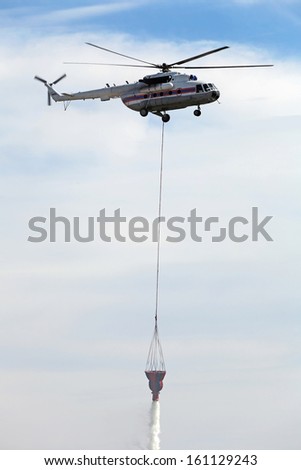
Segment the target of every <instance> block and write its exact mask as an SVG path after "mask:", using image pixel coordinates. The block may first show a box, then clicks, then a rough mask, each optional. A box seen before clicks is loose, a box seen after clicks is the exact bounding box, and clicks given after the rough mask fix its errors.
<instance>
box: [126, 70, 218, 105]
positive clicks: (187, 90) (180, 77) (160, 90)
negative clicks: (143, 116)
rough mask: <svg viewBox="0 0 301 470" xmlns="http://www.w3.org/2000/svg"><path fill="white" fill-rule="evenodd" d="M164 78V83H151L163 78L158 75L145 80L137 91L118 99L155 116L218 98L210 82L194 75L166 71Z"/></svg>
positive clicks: (215, 89)
mask: <svg viewBox="0 0 301 470" xmlns="http://www.w3.org/2000/svg"><path fill="white" fill-rule="evenodd" d="M165 77H167V78H170V80H169V81H166V82H165V83H160V82H159V83H155V82H156V80H158V81H159V80H162V78H164V76H163V74H162V73H161V74H156V75H151V76H149V77H145V78H144V79H143V82H140V83H141V84H142V86H141V87H140V88H136V90H135V91H131V92H130V93H126V94H125V95H123V96H121V99H122V101H123V103H124V104H125V105H126V106H127V107H128V108H130V109H133V110H134V111H141V110H144V109H145V110H147V111H150V112H154V113H156V112H162V111H169V110H172V109H182V108H186V107H188V106H200V105H203V104H208V103H212V102H214V101H216V100H217V99H218V98H219V96H220V93H219V91H218V90H217V88H216V87H215V86H214V85H213V83H210V84H208V83H203V82H200V81H198V80H197V78H196V77H195V75H186V74H180V73H177V72H170V73H167V74H165ZM147 79H149V84H145V81H144V80H147Z"/></svg>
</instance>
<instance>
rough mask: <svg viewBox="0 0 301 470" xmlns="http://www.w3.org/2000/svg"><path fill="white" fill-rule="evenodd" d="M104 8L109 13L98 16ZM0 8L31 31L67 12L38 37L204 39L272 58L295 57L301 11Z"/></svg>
mask: <svg viewBox="0 0 301 470" xmlns="http://www.w3.org/2000/svg"><path fill="white" fill-rule="evenodd" d="M95 6H96V10H95ZM99 7H100V9H99ZM103 7H104V8H105V9H106V7H108V10H107V11H105V10H102V9H101V8H103ZM2 8H3V9H4V10H5V9H8V11H9V10H10V12H11V13H12V15H13V18H14V20H16V19H18V18H19V19H20V20H21V22H22V26H23V27H26V25H28V26H29V27H31V26H32V20H33V17H35V16H40V15H42V16H43V15H48V14H49V13H50V14H53V12H55V11H56V12H60V11H61V12H62V11H64V12H65V15H64V16H63V17H61V18H60V17H59V14H57V16H55V15H54V16H53V20H52V21H51V22H50V24H49V22H47V21H46V22H45V21H43V20H42V21H38V22H36V23H35V28H36V30H37V31H38V30H40V32H41V33H42V32H45V28H46V31H47V30H48V32H52V33H55V32H57V31H58V30H61V28H62V26H63V27H64V29H65V31H66V30H68V29H69V31H74V30H75V29H76V28H78V29H79V30H81V31H83V30H86V31H94V32H97V31H106V30H109V31H111V32H118V33H120V32H126V33H129V34H132V35H134V36H135V37H138V38H140V39H141V41H145V40H148V39H150V38H154V37H157V38H160V39H162V40H169V41H174V42H177V41H185V40H193V41H195V40H199V39H203V40H209V41H220V42H221V43H225V44H226V43H228V42H230V43H231V42H240V41H244V42H245V43H250V44H253V45H255V46H258V47H266V48H269V49H270V50H271V51H273V53H274V54H276V55H277V54H285V55H288V56H290V55H294V54H297V53H299V44H300V25H301V6H300V2H299V1H293V0H292V1H289V0H284V1H280V2H276V3H275V2H273V1H269V0H257V1H256V0H249V1H248V0H246V1H244V0H241V1H239V0H237V1H231V0H228V1H226V0H218V1H215V2H207V1H199V0H197V1H195V0H188V1H185V2H182V1H180V0H178V1H175V0H173V1H169V0H166V1H164V2H162V1H160V2H158V1H148V0H144V1H140V2H137V1H119V2H97V3H93V2H92V3H90V4H88V5H87V2H81V1H65V2H64V4H63V8H62V3H60V2H50V1H49V2H35V1H32V2H26V3H25V4H24V2H14V1H13V2H5V1H4V2H2ZM80 8H81V9H82V10H81V13H80V10H78V12H79V14H78V15H77V16H74V11H75V9H80ZM97 8H98V11H97ZM14 9H16V11H13V10H14ZM68 10H69V14H68ZM84 10H85V13H84ZM89 10H90V13H89ZM72 12H73V13H72ZM8 16H10V14H9V15H8Z"/></svg>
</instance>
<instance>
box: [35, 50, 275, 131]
mask: <svg viewBox="0 0 301 470" xmlns="http://www.w3.org/2000/svg"><path fill="white" fill-rule="evenodd" d="M86 44H87V45H89V46H92V47H95V48H97V49H101V50H103V51H106V52H109V53H112V54H115V55H118V56H121V57H124V58H127V59H131V60H134V61H136V62H139V64H104V63H98V62H96V63H91V62H90V63H89V62H86V63H85V62H65V64H85V65H109V66H115V67H140V68H151V69H159V72H158V73H155V74H151V75H145V76H144V77H143V78H141V79H139V80H138V81H137V82H135V83H129V82H126V84H125V85H118V86H116V85H115V84H114V86H110V85H109V84H108V83H107V84H106V87H105V88H99V89H96V90H89V91H81V92H78V93H58V92H57V91H56V90H55V89H54V88H53V85H56V84H57V83H59V82H60V81H61V80H63V79H64V78H65V77H66V74H64V75H62V76H61V77H59V78H57V79H56V80H55V81H54V82H52V83H48V82H47V80H45V79H43V78H41V77H39V76H37V75H36V76H35V77H34V78H35V79H36V80H38V81H40V82H42V83H43V84H44V85H45V86H46V88H47V90H48V94H47V100H48V105H51V100H54V101H56V102H60V101H61V102H64V105H65V109H66V108H67V106H68V105H69V104H70V102H71V101H76V100H84V101H85V100H90V99H92V100H94V99H100V100H101V101H109V100H110V99H113V98H120V99H121V101H122V102H123V104H124V105H125V106H127V107H128V108H129V109H131V110H133V111H138V112H139V113H140V115H141V116H142V117H146V116H147V115H148V114H149V113H152V114H155V115H157V116H160V117H161V119H162V121H163V122H168V121H169V120H170V115H169V114H168V113H167V111H171V110H175V109H183V108H187V107H189V106H194V107H196V109H195V110H194V112H193V114H194V115H195V116H197V117H198V116H200V115H201V106H202V105H205V104H209V103H213V102H215V101H217V100H218V99H219V97H220V91H219V90H218V89H217V87H216V86H215V85H214V83H212V82H203V81H200V80H198V78H197V77H196V75H194V74H190V73H189V74H188V73H180V72H177V71H174V69H186V70H187V69H189V70H195V69H234V68H250V67H252V68H254V67H273V65H272V64H257V65H211V66H186V65H184V64H187V63H188V62H191V61H194V60H196V59H200V58H203V57H206V56H208V55H211V54H215V53H217V52H220V51H223V50H225V49H228V48H229V46H223V47H219V48H217V49H212V50H209V51H206V52H202V53H201V54H198V55H195V56H192V57H188V58H186V59H183V60H179V61H177V62H173V63H166V62H163V63H162V64H155V63H152V62H148V61H145V60H142V59H137V58H136V57H131V56H129V55H125V54H121V53H120V52H115V51H113V50H110V49H107V48H105V47H102V46H98V45H96V44H93V43H90V42H87V43H86Z"/></svg>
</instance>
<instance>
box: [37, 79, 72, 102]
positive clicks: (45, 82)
mask: <svg viewBox="0 0 301 470" xmlns="http://www.w3.org/2000/svg"><path fill="white" fill-rule="evenodd" d="M66 76H67V75H66V74H65V73H64V74H63V75H61V76H60V77H59V78H57V79H56V80H54V82H52V83H48V82H47V80H45V79H44V78H41V77H39V76H38V75H36V76H35V77H34V78H35V80H38V81H39V82H41V83H43V84H44V85H45V86H46V87H47V89H48V93H47V104H48V106H51V95H52V94H53V93H55V91H54V90H53V88H52V86H53V85H56V84H57V83H58V82H60V81H61V80H63V79H64V78H65V77H66Z"/></svg>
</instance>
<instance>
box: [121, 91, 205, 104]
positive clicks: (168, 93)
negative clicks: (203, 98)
mask: <svg viewBox="0 0 301 470" xmlns="http://www.w3.org/2000/svg"><path fill="white" fill-rule="evenodd" d="M179 90H180V91H181V92H180V93H179ZM195 92H196V88H195V87H190V88H177V89H176V90H169V91H164V92H162V91H161V92H158V93H157V96H153V94H154V93H150V94H148V95H147V97H146V98H145V95H146V93H144V94H143V95H132V96H129V97H126V98H123V102H124V103H129V102H130V101H140V100H150V99H154V100H156V99H158V98H168V97H169V96H181V95H185V94H188V93H195ZM155 93H156V92H155ZM160 93H163V95H160Z"/></svg>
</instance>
